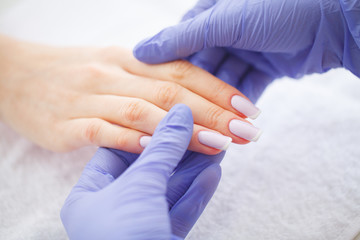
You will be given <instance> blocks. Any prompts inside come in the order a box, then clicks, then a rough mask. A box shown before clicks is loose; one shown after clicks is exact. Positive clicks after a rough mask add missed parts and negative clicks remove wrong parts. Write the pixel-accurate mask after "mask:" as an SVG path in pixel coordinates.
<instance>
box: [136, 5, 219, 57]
mask: <svg viewBox="0 0 360 240" xmlns="http://www.w3.org/2000/svg"><path fill="white" fill-rule="evenodd" d="M212 9H213V7H211V8H209V9H207V10H205V11H203V12H202V13H200V14H199V15H197V16H196V17H194V18H192V19H189V20H187V21H184V22H181V23H179V24H177V25H175V26H172V27H168V28H166V29H164V30H162V31H161V32H159V33H158V34H156V35H155V36H153V37H151V38H148V39H145V40H143V41H141V42H140V43H138V44H137V45H136V46H135V48H134V51H133V54H134V56H135V57H136V58H137V59H138V60H140V61H142V62H145V63H161V62H168V61H172V60H176V59H181V58H185V57H188V56H190V55H192V54H193V53H195V52H198V51H200V50H203V49H205V48H208V47H215V45H216V42H215V41H212V40H213V39H207V37H214V36H210V35H207V31H208V30H209V26H208V24H209V18H210V17H211V13H212ZM213 35H217V34H213Z"/></svg>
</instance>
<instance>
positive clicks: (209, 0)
mask: <svg viewBox="0 0 360 240" xmlns="http://www.w3.org/2000/svg"><path fill="white" fill-rule="evenodd" d="M216 2H217V0H199V1H198V2H197V3H196V5H195V6H194V7H193V8H192V9H190V10H189V11H188V12H187V13H186V14H185V15H184V16H183V17H182V19H181V21H182V22H183V21H186V20H189V19H190V18H194V17H195V16H197V15H199V14H200V13H202V12H204V11H205V10H207V9H209V8H211V7H212V6H214V5H215V3H216Z"/></svg>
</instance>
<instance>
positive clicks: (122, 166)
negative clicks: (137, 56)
mask: <svg viewBox="0 0 360 240" xmlns="http://www.w3.org/2000/svg"><path fill="white" fill-rule="evenodd" d="M137 157H138V154H133V153H128V152H122V151H118V150H114V149H107V148H99V149H98V150H97V151H96V153H95V155H94V156H93V157H92V159H91V160H90V162H89V163H88V164H87V165H86V167H85V169H84V171H83V173H82V174H81V177H80V179H79V181H78V183H77V184H76V186H75V187H74V190H73V191H77V192H96V191H99V190H101V189H103V188H104V187H106V186H107V185H108V184H110V183H111V182H113V181H114V179H116V178H117V177H118V176H120V175H121V174H122V173H123V172H124V171H125V170H126V169H127V168H128V167H129V166H130V165H131V164H132V162H134V161H135V159H136V158H137Z"/></svg>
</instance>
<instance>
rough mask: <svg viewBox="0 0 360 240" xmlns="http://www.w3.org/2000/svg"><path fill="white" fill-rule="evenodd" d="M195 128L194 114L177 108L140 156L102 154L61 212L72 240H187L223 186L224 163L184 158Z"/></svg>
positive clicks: (193, 155)
mask: <svg viewBox="0 0 360 240" xmlns="http://www.w3.org/2000/svg"><path fill="white" fill-rule="evenodd" d="M192 127H193V120H192V115H191V111H190V109H189V108H188V107H186V106H185V105H176V106H175V107H173V109H172V110H171V111H170V112H169V113H168V114H167V116H166V117H165V118H164V119H163V120H162V121H161V123H160V124H159V126H158V127H157V129H156V131H155V133H154V135H153V137H152V140H151V142H150V144H149V146H147V147H146V149H145V150H144V152H143V153H142V154H141V155H140V156H139V155H136V154H131V153H126V152H122V151H119V150H114V149H106V148H100V149H99V150H98V151H97V152H96V154H95V156H94V157H93V158H92V160H91V161H90V162H89V163H88V164H87V166H86V168H85V169H84V171H83V173H82V175H81V177H80V180H79V182H78V183H77V184H76V185H75V186H74V188H73V190H72V191H71V193H70V195H69V196H68V198H67V199H66V202H65V204H64V206H63V208H62V210H61V219H62V221H63V224H64V226H65V229H66V231H67V233H68V236H69V238H70V239H87V240H91V239H107V240H108V239H132V240H133V239H135V240H136V239H182V238H185V236H186V235H187V234H188V232H189V231H190V229H191V228H192V226H193V225H194V224H195V222H196V220H197V219H198V217H199V216H200V214H201V213H202V211H203V210H204V208H205V206H206V205H207V203H208V201H209V200H210V198H211V196H212V195H213V193H214V191H215V189H216V187H217V185H218V182H219V180H220V175H221V169H220V166H219V164H218V163H219V162H220V161H221V159H222V157H223V155H215V156H205V155H202V154H198V153H192V152H186V154H185V156H184V157H183V155H184V153H185V151H186V149H187V146H188V144H189V141H190V138H191V134H192ZM182 157H183V159H182ZM181 159H182V161H181V162H180V160H181ZM135 160H136V161H135ZM134 161H135V162H134ZM133 162H134V163H133ZM179 162H180V164H179ZM132 163H133V164H132ZM130 165H131V166H130ZM175 167H176V169H175ZM174 169H175V171H174Z"/></svg>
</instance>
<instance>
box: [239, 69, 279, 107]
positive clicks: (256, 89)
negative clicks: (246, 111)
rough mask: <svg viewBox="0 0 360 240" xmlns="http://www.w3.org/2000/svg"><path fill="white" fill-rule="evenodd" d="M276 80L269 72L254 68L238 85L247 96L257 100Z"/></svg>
mask: <svg viewBox="0 0 360 240" xmlns="http://www.w3.org/2000/svg"><path fill="white" fill-rule="evenodd" d="M273 81H274V78H272V77H271V76H269V75H268V74H266V73H264V72H262V71H259V70H256V69H253V70H252V71H250V72H249V73H248V74H247V75H246V76H245V78H244V79H242V81H241V82H240V84H239V85H238V89H240V90H241V91H243V92H244V93H245V94H246V96H247V97H248V98H249V99H250V100H251V101H252V102H254V103H255V102H257V100H258V99H259V98H260V96H261V94H262V93H263V92H264V90H265V89H266V87H267V86H268V85H269V84H270V83H272V82H273Z"/></svg>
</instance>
